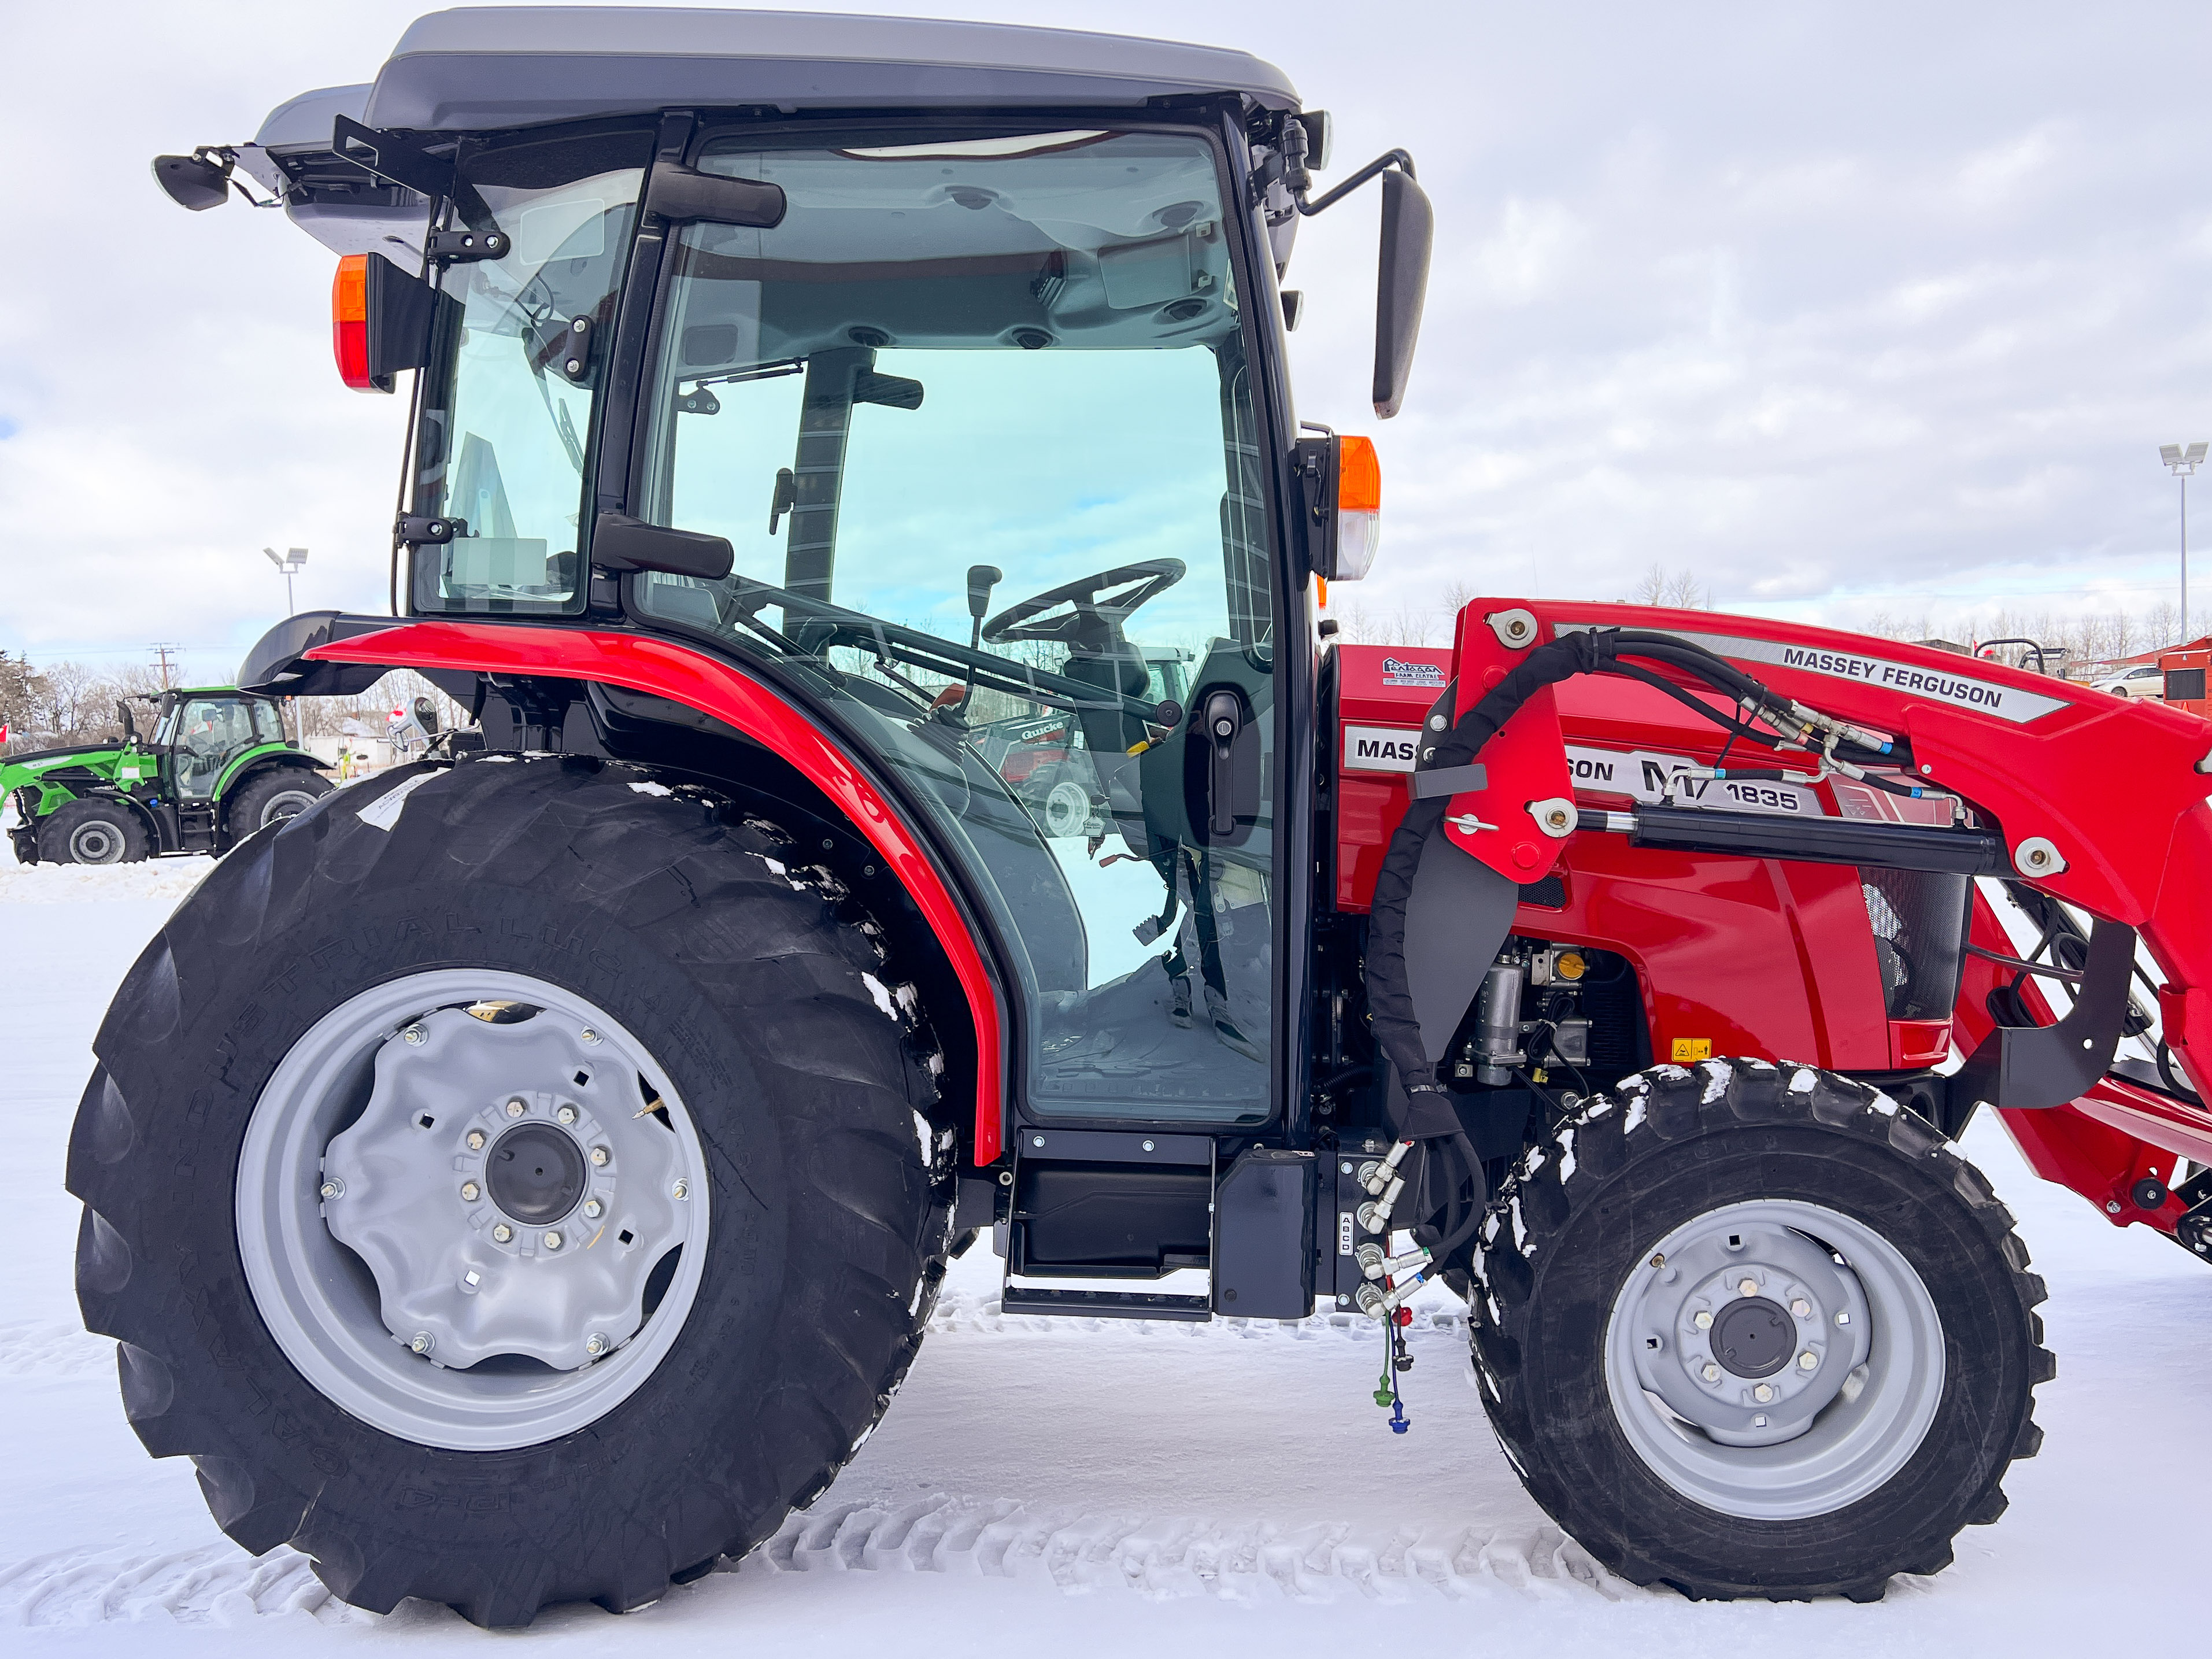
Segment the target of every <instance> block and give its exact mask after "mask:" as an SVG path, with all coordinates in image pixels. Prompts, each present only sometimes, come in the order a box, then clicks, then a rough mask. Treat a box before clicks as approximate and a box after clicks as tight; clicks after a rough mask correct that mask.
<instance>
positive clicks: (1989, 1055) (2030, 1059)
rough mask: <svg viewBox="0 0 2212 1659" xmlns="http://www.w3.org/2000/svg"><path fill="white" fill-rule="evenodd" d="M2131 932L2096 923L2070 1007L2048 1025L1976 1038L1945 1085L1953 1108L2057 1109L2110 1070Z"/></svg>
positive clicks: (2131, 962)
mask: <svg viewBox="0 0 2212 1659" xmlns="http://www.w3.org/2000/svg"><path fill="white" fill-rule="evenodd" d="M2135 963H2136V930H2135V929H2134V928H2132V927H2127V926H2125V925H2124V924H2122V923H2120V922H2117V921H2099V922H2098V923H2097V924H2096V926H2095V927H2093V928H2092V929H2091V930H2090V933H2089V960H2088V962H2087V963H2086V964H2085V965H2084V967H2083V969H2082V970H2081V984H2080V985H2078V986H2076V987H2074V1006H2072V1007H2071V1008H2069V1009H2068V1010H2067V1011H2066V1016H2065V1018H2063V1019H2061V1020H2059V1021H2058V1023H2057V1024H2055V1025H2000V1026H1998V1027H1997V1028H1996V1030H1993V1031H1991V1032H1990V1034H1989V1036H1986V1037H1984V1038H1983V1039H1982V1042H1981V1044H1980V1046H1979V1047H1978V1048H1976V1049H1975V1050H1974V1052H1973V1054H1972V1056H1971V1057H1969V1058H1968V1060H1967V1061H1966V1065H1965V1066H1963V1067H1962V1068H1960V1072H1959V1073H1958V1075H1957V1076H1955V1077H1954V1078H1953V1079H1951V1095H1952V1098H1953V1099H1954V1101H1959V1102H1967V1101H1979V1102H1983V1103H1987V1104H1989V1105H1991V1106H1997V1107H2002V1108H2003V1109H2007V1110H2019V1109H2041V1108H2045V1107H2051V1106H2063V1105H2065V1104H2066V1103H2068V1102H2069V1101H2072V1100H2076V1099H2078V1098H2080V1097H2081V1095H2083V1094H2084V1093H2086V1092H2087V1090H2088V1088H2089V1085H2091V1084H2093V1083H2094V1082H2096V1080H2097V1079H2099V1078H2100V1077H2102V1076H2104V1074H2105V1073H2106V1072H2107V1071H2108V1070H2110V1069H2111V1067H2112V1053H2113V1051H2114V1050H2115V1049H2116V1048H2118V1046H2119V1041H2120V1027H2121V1024H2122V1022H2123V1021H2124V1020H2125V1019H2126V1018H2127V1012H2128V981H2129V980H2130V977H2131V976H2132V975H2133V974H2134V971H2135Z"/></svg>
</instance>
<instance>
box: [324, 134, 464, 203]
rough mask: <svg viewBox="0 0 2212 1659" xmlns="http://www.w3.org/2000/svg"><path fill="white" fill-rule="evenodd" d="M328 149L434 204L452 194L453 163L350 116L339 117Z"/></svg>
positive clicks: (420, 146)
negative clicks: (428, 199) (430, 200)
mask: <svg viewBox="0 0 2212 1659" xmlns="http://www.w3.org/2000/svg"><path fill="white" fill-rule="evenodd" d="M331 149H333V150H335V151H336V152H337V155H338V156H339V158H340V159H341V160H343V161H350V162H352V163H353V164H354V165H355V166H356V167H361V168H362V169H364V170H366V171H367V172H369V173H374V174H375V175H376V177H378V178H380V179H383V180H384V181H385V183H386V184H388V185H398V186H399V187H400V188H401V189H402V190H411V191H415V192H416V194H417V195H421V196H428V197H430V198H431V199H432V200H434V201H435V200H436V199H438V198H439V197H445V196H450V195H452V194H453V163H452V162H451V161H445V160H443V159H441V157H438V156H435V155H431V154H430V153H429V151H428V150H427V149H423V148H422V145H421V144H419V143H416V142H415V141H414V140H413V139H411V138H403V137H400V136H399V135H398V133H396V132H380V131H377V129H376V128H374V127H370V126H363V125H362V124H361V123H360V122H358V121H356V120H355V119H354V118H352V117H351V116H348V115H341V116H338V117H337V118H336V120H335V122H334V123H333V125H332V126H331Z"/></svg>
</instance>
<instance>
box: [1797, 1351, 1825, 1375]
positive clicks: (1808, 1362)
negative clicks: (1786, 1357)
mask: <svg viewBox="0 0 2212 1659" xmlns="http://www.w3.org/2000/svg"><path fill="white" fill-rule="evenodd" d="M1797 1369H1798V1370H1801V1371H1817V1370H1820V1355H1818V1354H1816V1353H1814V1352H1813V1351H1812V1350H1811V1349H1810V1348H1808V1349H1806V1350H1805V1352H1802V1353H1801V1354H1799V1355H1798V1356H1797Z"/></svg>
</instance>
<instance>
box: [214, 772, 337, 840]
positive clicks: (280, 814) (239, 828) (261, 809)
mask: <svg viewBox="0 0 2212 1659" xmlns="http://www.w3.org/2000/svg"><path fill="white" fill-rule="evenodd" d="M335 788H337V785H336V784H334V783H332V782H331V781H330V780H329V779H328V778H326V777H325V776H324V775H322V774H321V773H319V772H311V771H309V770H308V769H307V768H306V767H304V766H269V767H265V768H264V769H263V770H262V771H261V772H259V773H258V774H257V775H255V776H253V777H251V778H248V779H247V780H246V782H245V783H244V784H243V785H241V786H240V787H239V788H238V790H237V791H236V792H235V793H233V794H232V796H231V798H230V803H229V805H228V809H227V814H228V821H229V824H230V835H231V839H232V840H234V841H244V840H245V839H246V837H247V836H250V835H252V833H253V832H254V831H255V830H256V829H267V828H268V827H269V826H270V824H272V823H283V821H284V820H285V819H286V818H292V817H299V815H300V814H301V813H302V812H304V811H307V809H308V808H309V807H310V806H313V805H314V804H315V803H316V802H317V801H319V800H320V799H322V798H323V797H324V796H325V795H327V794H329V793H331V790H333V789H335Z"/></svg>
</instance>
